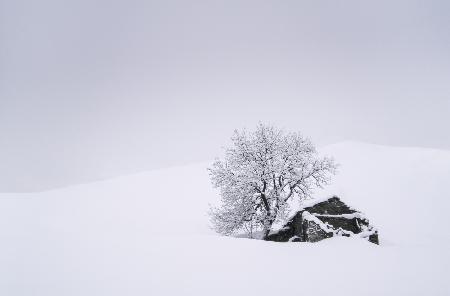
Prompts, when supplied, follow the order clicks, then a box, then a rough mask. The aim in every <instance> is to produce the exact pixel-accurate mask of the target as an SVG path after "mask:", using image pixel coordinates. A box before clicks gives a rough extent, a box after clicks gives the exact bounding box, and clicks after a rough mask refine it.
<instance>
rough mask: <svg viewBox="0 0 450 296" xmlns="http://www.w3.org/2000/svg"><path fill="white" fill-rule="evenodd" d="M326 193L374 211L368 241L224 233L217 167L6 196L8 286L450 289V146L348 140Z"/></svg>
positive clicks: (3, 224) (6, 291)
mask: <svg viewBox="0 0 450 296" xmlns="http://www.w3.org/2000/svg"><path fill="white" fill-rule="evenodd" d="M322 152H323V153H324V154H327V155H332V156H334V157H335V158H336V160H337V161H338V162H339V163H340V164H341V167H340V169H339V174H338V175H337V176H336V177H335V179H334V182H333V184H331V185H330V186H329V187H328V188H327V189H325V190H323V191H320V192H319V191H318V192H317V194H316V195H317V197H318V198H320V197H324V196H327V197H328V196H330V195H333V194H336V195H338V196H339V197H341V198H342V200H343V201H344V202H345V203H347V204H348V205H350V206H352V207H354V208H355V209H357V210H359V211H362V212H363V213H365V214H366V216H367V218H368V219H369V220H370V222H371V224H373V225H374V226H376V227H377V228H378V230H379V233H380V239H381V245H380V246H376V245H374V244H371V243H369V242H367V241H365V240H361V239H356V238H340V237H337V238H333V239H328V240H325V241H322V242H319V243H315V244H311V243H272V242H263V241H256V240H248V239H237V238H227V237H220V236H217V235H215V234H214V233H213V232H212V231H211V230H210V229H209V227H208V217H207V215H206V212H207V209H208V203H210V202H214V201H215V200H217V198H218V197H217V192H216V191H215V190H213V189H212V187H211V185H210V181H209V177H208V173H207V171H206V169H205V168H206V166H207V164H198V165H191V166H185V167H179V168H170V169H165V170H159V171H152V172H148V173H142V174H138V175H133V176H127V177H121V178H116V179H112V180H108V181H103V182H97V183H91V184H84V185H79V186H73V187H68V188H64V189H58V190H53V191H48V192H42V193H34V194H6V193H3V194H0V295H11V296H15V295H45V296H51V295H55V296H56V295H57V296H61V295H83V296H86V295H95V296H99V295H108V296H111V295H228V296H229V295H283V293H284V294H285V295H308V294H309V293H311V295H330V294H332V295H378V296H379V295H450V283H449V281H448V274H449V271H450V255H449V250H450V233H449V232H448V231H446V229H447V228H448V227H447V223H448V222H447V221H448V218H447V215H448V213H449V208H450V207H449V206H450V201H449V197H450V189H449V187H450V184H449V180H450V152H449V151H440V150H431V149H420V148H395V147H384V146H376V145H368V144H361V143H353V142H345V143H340V144H336V145H332V146H328V147H326V148H324V149H323V150H322Z"/></svg>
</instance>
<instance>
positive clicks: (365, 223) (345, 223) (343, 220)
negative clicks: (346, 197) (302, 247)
mask: <svg viewBox="0 0 450 296" xmlns="http://www.w3.org/2000/svg"><path fill="white" fill-rule="evenodd" d="M333 236H347V237H360V238H363V239H366V240H368V241H370V242H372V243H374V244H378V243H379V242H378V231H377V230H376V229H375V228H374V227H373V226H372V225H370V223H369V220H368V219H367V218H366V217H365V216H364V215H363V214H362V213H361V212H358V211H356V210H354V209H352V208H350V207H349V206H347V205H346V204H345V203H344V202H342V201H341V200H340V199H339V198H338V197H336V196H334V197H332V198H329V199H327V200H325V201H317V202H316V203H313V204H311V205H310V206H308V207H305V208H303V209H301V210H300V211H298V212H297V213H296V214H295V215H294V216H293V217H292V218H291V219H289V221H288V222H287V223H286V224H285V225H284V227H283V228H281V229H280V230H279V231H277V232H275V233H272V234H270V235H269V237H268V240H270V241H275V242H318V241H321V240H323V239H326V238H330V237H333Z"/></svg>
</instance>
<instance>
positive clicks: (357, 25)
mask: <svg viewBox="0 0 450 296" xmlns="http://www.w3.org/2000/svg"><path fill="white" fill-rule="evenodd" d="M449 3H450V2H449V1H413V0H411V1H392V0H391V1H361V0H353V1H335V0H329V1H298V0H297V1H261V0H259V1H245V0H240V1H230V0H227V1H182V0H178V1H158V2H156V1H148V0H146V1H130V0H127V1H125V0H123V1H112V0H108V1H101V0H100V1H99V0H66V1H61V0H41V1H21V0H15V1H7V0H0V192H1V191H34V190H43V189H48V188H53V187H58V186H65V185H68V184H75V183H81V182H86V181H92V180H96V179H101V178H107V177H111V176H117V175H121V174H128V173H133V172H137V171H142V170H148V169H153V168H160V167H166V166H173V165H178V164H185V163H189V162H196V161H203V160H208V159H211V158H213V157H214V156H216V155H218V154H220V153H221V147H222V146H223V145H225V144H226V143H227V142H228V139H229V137H230V135H231V134H232V132H233V130H234V129H235V128H241V127H245V126H246V127H249V128H251V127H253V126H255V125H256V123H257V122H258V121H266V122H271V123H273V124H276V125H279V126H281V127H284V128H286V129H288V130H299V131H302V132H303V134H305V135H306V136H309V137H311V138H312V139H313V141H314V142H315V143H317V144H318V145H319V146H323V145H326V144H330V143H335V142H339V141H343V140H358V141H365V142H371V143H379V144H387V145H401V146H420V147H432V148H440V149H450V136H449V130H450V59H449V58H450V54H449V53H450V5H449Z"/></svg>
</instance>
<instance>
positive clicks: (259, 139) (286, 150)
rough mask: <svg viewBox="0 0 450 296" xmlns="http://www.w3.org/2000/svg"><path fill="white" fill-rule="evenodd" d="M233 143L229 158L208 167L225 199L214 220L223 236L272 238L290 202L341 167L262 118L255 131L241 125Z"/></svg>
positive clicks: (213, 213) (215, 210) (214, 211)
mask: <svg viewBox="0 0 450 296" xmlns="http://www.w3.org/2000/svg"><path fill="white" fill-rule="evenodd" d="M232 144H233V145H232V147H231V148H229V149H227V150H226V156H225V159H224V160H220V159H217V160H215V162H214V163H213V164H212V167H211V168H209V172H210V176H211V180H212V183H213V185H214V186H215V187H216V188H219V189H220V193H221V198H222V200H221V204H220V205H219V206H218V207H214V208H212V209H211V212H210V214H211V221H212V223H213V226H214V228H215V229H216V231H217V232H219V233H221V234H224V235H231V234H233V233H236V232H238V231H247V232H251V233H253V232H254V231H255V230H262V231H263V237H262V238H263V239H267V237H268V235H269V233H270V230H271V228H272V225H273V224H274V222H276V221H280V220H282V219H284V218H285V216H286V213H287V212H288V211H289V203H290V201H293V200H297V201H299V200H302V199H305V198H308V197H310V196H311V193H312V190H313V189H314V188H315V187H322V186H323V185H325V184H327V182H328V181H329V176H330V175H331V174H334V173H335V170H336V165H335V163H334V161H333V159H331V158H326V157H325V158H320V157H319V156H318V155H317V152H316V149H315V147H314V146H313V144H312V143H311V141H310V140H308V139H305V138H303V137H302V136H301V135H300V134H299V133H285V132H284V131H283V130H280V129H277V128H275V127H273V126H270V125H265V124H261V123H260V124H259V125H258V126H257V129H256V131H254V132H251V133H247V132H246V131H245V130H244V131H237V130H236V131H235V133H234V136H233V137H232ZM251 233H250V235H252V234H251Z"/></svg>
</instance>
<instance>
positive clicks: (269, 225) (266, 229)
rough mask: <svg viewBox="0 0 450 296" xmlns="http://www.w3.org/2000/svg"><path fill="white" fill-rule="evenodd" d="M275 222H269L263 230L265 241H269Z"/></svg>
mask: <svg viewBox="0 0 450 296" xmlns="http://www.w3.org/2000/svg"><path fill="white" fill-rule="evenodd" d="M272 224H273V221H269V222H268V223H267V225H266V226H265V227H264V229H263V237H262V239H263V240H267V239H268V238H269V234H270V230H271V229H272Z"/></svg>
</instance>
